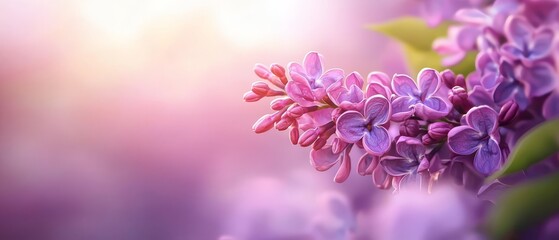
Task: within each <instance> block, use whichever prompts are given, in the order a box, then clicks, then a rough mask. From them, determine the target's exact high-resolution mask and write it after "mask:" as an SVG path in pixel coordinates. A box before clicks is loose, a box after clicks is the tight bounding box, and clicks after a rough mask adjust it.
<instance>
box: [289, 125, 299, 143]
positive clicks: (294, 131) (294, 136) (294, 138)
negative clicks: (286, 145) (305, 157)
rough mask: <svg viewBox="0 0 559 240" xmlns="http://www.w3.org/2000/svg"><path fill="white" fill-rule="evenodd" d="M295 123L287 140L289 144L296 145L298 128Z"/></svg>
mask: <svg viewBox="0 0 559 240" xmlns="http://www.w3.org/2000/svg"><path fill="white" fill-rule="evenodd" d="M296 123H297V122H295V123H293V128H292V129H291V131H289V140H290V141H291V144H293V145H297V143H298V142H299V128H298V127H297V124H296Z"/></svg>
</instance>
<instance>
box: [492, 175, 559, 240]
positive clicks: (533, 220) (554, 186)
mask: <svg viewBox="0 0 559 240" xmlns="http://www.w3.org/2000/svg"><path fill="white" fill-rule="evenodd" d="M558 202H559V174H555V175H552V176H547V177H545V178H542V179H539V180H536V181H532V182H528V183H525V184H522V185H518V186H517V187H515V188H512V189H511V190H509V191H507V192H505V193H504V194H503V196H502V197H501V198H500V199H499V201H497V203H496V205H495V208H494V209H492V211H491V212H490V213H489V215H488V218H487V221H486V224H485V227H486V230H487V232H488V234H489V236H490V237H491V239H508V238H510V237H511V235H512V234H515V231H518V230H522V229H525V228H527V227H530V226H533V225H535V224H538V223H541V222H542V221H544V220H546V219H547V218H549V217H551V216H553V215H554V214H556V213H558V212H559V204H557V203H558Z"/></svg>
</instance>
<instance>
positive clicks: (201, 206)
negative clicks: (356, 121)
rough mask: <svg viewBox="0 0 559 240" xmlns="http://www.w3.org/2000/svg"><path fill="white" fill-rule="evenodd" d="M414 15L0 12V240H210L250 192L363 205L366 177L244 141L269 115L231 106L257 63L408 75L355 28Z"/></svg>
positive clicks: (288, 4) (172, 4) (53, 6)
mask: <svg viewBox="0 0 559 240" xmlns="http://www.w3.org/2000/svg"><path fill="white" fill-rule="evenodd" d="M417 5H418V3H417V2H416V1H410V0H407V1H406V0H398V1H365V0H360V1H336V0H311V1H304V2H303V1H296V0H270V1H259V0H239V1H217V0H210V1H202V0H196V1H179V0H157V1H156V0H153V1H134V0H83V1H39V0H2V1H0V84H1V85H0V111H1V114H0V118H1V121H0V127H1V133H2V134H1V137H0V195H1V196H0V239H216V238H217V237H219V236H220V235H221V234H230V233H232V232H234V231H236V230H235V229H238V226H236V225H235V224H237V225H238V224H240V223H239V222H236V221H237V220H238V217H239V212H242V209H243V208H242V207H239V206H242V202H243V201H244V199H247V198H250V194H251V193H253V191H251V190H250V189H251V188H252V187H251V186H252V185H251V184H252V183H253V182H254V181H256V182H260V183H261V182H264V187H263V188H264V189H266V188H267V187H266V186H268V185H266V184H271V185H274V184H275V185H274V186H280V187H279V188H281V189H283V190H282V191H284V193H286V194H292V193H293V194H296V193H301V194H299V195H297V196H299V197H298V198H297V200H296V201H300V202H305V201H309V203H308V204H311V205H312V201H313V200H312V199H314V198H315V197H316V195H317V194H319V193H320V192H322V191H330V190H336V191H339V192H342V193H344V194H346V195H347V196H348V197H349V199H350V201H352V202H353V203H355V204H357V205H359V204H358V203H363V202H368V201H369V200H368V199H370V198H372V197H371V196H374V195H375V194H377V195H378V194H379V193H377V192H376V190H374V187H373V186H369V185H370V184H371V180H370V178H368V177H359V176H358V175H357V174H353V175H352V176H351V177H350V179H349V180H348V181H347V182H345V183H343V184H334V183H333V182H332V178H333V174H334V171H331V172H325V173H319V172H316V171H315V170H314V169H313V168H312V167H311V166H310V165H309V161H308V149H301V148H300V147H296V146H292V145H291V144H290V143H289V140H288V136H287V133H284V132H269V133H265V134H263V135H256V134H254V133H253V132H252V131H251V126H252V124H253V122H254V121H256V120H257V119H258V118H259V117H260V116H261V115H263V114H265V113H268V112H269V111H270V110H268V104H267V102H266V101H262V102H257V103H244V102H243V100H242V95H243V93H244V92H245V91H248V90H249V88H250V84H251V82H252V81H255V80H256V77H255V76H254V74H253V72H252V68H253V66H254V64H255V63H263V64H265V65H269V64H271V63H275V62H277V63H280V64H287V63H288V62H289V61H301V60H302V58H303V57H304V55H305V54H306V53H307V52H308V51H319V52H320V53H322V54H323V56H324V62H325V65H326V67H327V68H331V67H341V68H343V69H345V70H346V72H350V71H353V70H355V71H359V72H360V73H361V74H363V75H366V74H367V73H368V72H369V71H373V70H382V71H386V72H387V73H388V74H390V75H391V74H393V73H395V72H405V71H406V68H405V66H404V65H403V62H402V55H401V53H400V51H399V49H398V46H397V45H396V43H394V42H392V41H390V40H389V39H387V38H385V37H382V36H380V35H378V34H376V33H373V32H371V31H369V30H366V29H365V26H366V25H367V24H369V23H374V22H380V21H384V20H388V19H392V18H395V17H398V16H402V15H406V14H416V10H415V9H417V7H418V6H417ZM255 179H256V180H255ZM290 186H297V187H296V188H290ZM260 187H262V186H260ZM247 189H249V190H247ZM382 194H386V193H382ZM247 195H248V196H247ZM256 199H258V198H256ZM355 204H354V205H355ZM295 205H297V204H295ZM354 207H355V206H354ZM235 222H236V223H235Z"/></svg>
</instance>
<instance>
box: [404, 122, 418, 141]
mask: <svg viewBox="0 0 559 240" xmlns="http://www.w3.org/2000/svg"><path fill="white" fill-rule="evenodd" d="M418 134H419V122H418V121H417V120H415V119H406V120H405V121H404V122H403V123H402V124H401V125H400V135H402V136H408V137H415V136H417V135H418Z"/></svg>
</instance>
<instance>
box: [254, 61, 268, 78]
mask: <svg viewBox="0 0 559 240" xmlns="http://www.w3.org/2000/svg"><path fill="white" fill-rule="evenodd" d="M254 73H256V75H257V76H258V77H259V78H262V79H268V78H270V74H272V73H271V72H270V70H268V68H267V67H266V66H264V65H262V64H256V66H254Z"/></svg>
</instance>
